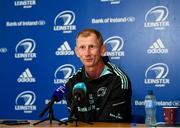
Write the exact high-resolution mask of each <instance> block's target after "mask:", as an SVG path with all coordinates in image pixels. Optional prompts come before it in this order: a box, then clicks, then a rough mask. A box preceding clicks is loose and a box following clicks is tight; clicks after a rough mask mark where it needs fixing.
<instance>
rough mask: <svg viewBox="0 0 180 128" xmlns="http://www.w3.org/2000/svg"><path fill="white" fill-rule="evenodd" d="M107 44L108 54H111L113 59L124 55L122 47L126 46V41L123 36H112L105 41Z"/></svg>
mask: <svg viewBox="0 0 180 128" xmlns="http://www.w3.org/2000/svg"><path fill="white" fill-rule="evenodd" d="M104 43H105V45H106V49H107V51H106V53H105V55H106V56H109V57H110V58H111V59H119V58H120V57H121V56H124V51H122V48H123V46H124V41H123V38H122V37H119V36H112V37H109V38H108V39H106V40H105V41H104Z"/></svg>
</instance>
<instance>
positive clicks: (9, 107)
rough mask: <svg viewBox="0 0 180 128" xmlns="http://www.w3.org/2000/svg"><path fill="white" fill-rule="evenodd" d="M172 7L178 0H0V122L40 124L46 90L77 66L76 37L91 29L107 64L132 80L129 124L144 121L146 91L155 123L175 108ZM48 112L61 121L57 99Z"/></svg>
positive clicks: (62, 106) (179, 28)
mask: <svg viewBox="0 0 180 128" xmlns="http://www.w3.org/2000/svg"><path fill="white" fill-rule="evenodd" d="M179 5H180V0H72V1H70V0H59V1H49V0H11V1H8V0H1V1H0V17H1V18H0V85H1V89H0V103H1V106H0V119H41V118H39V117H38V114H39V113H40V112H41V111H42V110H43V109H44V107H45V106H46V104H47V103H48V101H49V100H51V96H52V94H53V92H54V90H55V89H56V88H58V87H59V85H61V84H64V83H66V81H67V80H68V78H69V77H70V75H72V74H73V73H74V72H76V71H77V70H78V69H79V68H80V67H81V66H82V63H81V62H80V60H79V58H77V56H76V55H75V52H74V47H75V42H76V40H75V38H76V34H77V33H78V32H79V31H80V30H82V29H84V28H95V29H97V30H99V31H100V32H102V35H103V38H104V43H105V44H106V46H107V52H106V55H107V56H109V59H110V61H111V62H112V63H115V64H116V65H118V66H119V67H120V68H122V70H123V71H124V72H126V74H127V75H128V76H129V78H130V80H131V82H132V91H133V95H132V114H133V117H134V120H135V121H137V122H140V121H143V120H144V115H145V109H144V97H145V95H146V94H147V90H153V92H154V94H155V96H156V98H157V121H158V122H162V121H163V109H162V108H163V107H164V106H174V107H179V109H180V95H179V90H180V86H179V84H180V82H178V81H179V78H180V66H179V65H180V57H178V53H180V36H179V33H180V24H179V23H180V15H179V14H180V7H179ZM53 109H54V114H55V116H56V117H57V118H59V119H62V118H67V116H68V111H67V107H66V100H65V98H64V99H63V100H61V101H60V102H57V103H55V104H54V105H53ZM46 116H47V113H46V115H45V117H46ZM135 117H136V119H135ZM177 121H180V110H178V115H177Z"/></svg>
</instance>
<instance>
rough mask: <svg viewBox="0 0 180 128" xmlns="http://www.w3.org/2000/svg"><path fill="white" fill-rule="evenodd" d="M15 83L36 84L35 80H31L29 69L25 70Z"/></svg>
mask: <svg viewBox="0 0 180 128" xmlns="http://www.w3.org/2000/svg"><path fill="white" fill-rule="evenodd" d="M17 82H19V83H21V82H27V83H29V82H30V83H31V82H36V79H35V78H33V76H32V74H31V72H30V70H29V68H27V69H26V70H25V71H24V72H23V73H22V74H21V75H20V76H19V78H18V79H17Z"/></svg>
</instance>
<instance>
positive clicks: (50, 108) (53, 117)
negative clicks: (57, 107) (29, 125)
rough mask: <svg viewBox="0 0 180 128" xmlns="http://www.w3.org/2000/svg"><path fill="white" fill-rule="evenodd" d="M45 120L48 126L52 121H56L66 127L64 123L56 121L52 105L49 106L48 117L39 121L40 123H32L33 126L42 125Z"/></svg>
mask: <svg viewBox="0 0 180 128" xmlns="http://www.w3.org/2000/svg"><path fill="white" fill-rule="evenodd" d="M47 120H49V122H50V124H52V121H57V122H60V123H59V124H65V125H67V123H66V122H64V121H61V120H59V119H57V118H56V117H55V116H54V111H53V107H52V105H50V106H49V111H48V117H47V118H45V119H43V120H41V121H38V122H36V123H34V124H33V125H37V124H39V123H42V122H44V121H47Z"/></svg>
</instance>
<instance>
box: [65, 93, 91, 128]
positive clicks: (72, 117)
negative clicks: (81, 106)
mask: <svg viewBox="0 0 180 128" xmlns="http://www.w3.org/2000/svg"><path fill="white" fill-rule="evenodd" d="M78 98H79V97H78V96H75V97H74V99H73V101H72V103H71V114H70V117H69V119H68V120H67V122H70V123H73V122H74V121H75V123H76V127H77V126H78V121H79V120H78V117H77V116H76V115H77V112H78V110H77V107H78V105H77V103H78ZM81 122H84V123H87V124H91V125H92V124H93V123H92V122H88V121H81Z"/></svg>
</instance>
